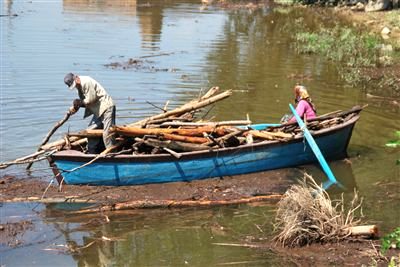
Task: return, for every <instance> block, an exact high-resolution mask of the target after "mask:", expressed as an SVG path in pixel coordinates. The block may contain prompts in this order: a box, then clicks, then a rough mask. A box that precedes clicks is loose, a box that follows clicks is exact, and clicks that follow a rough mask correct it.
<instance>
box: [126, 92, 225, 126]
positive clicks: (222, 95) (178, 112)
mask: <svg viewBox="0 0 400 267" xmlns="http://www.w3.org/2000/svg"><path fill="white" fill-rule="evenodd" d="M230 95H232V90H227V91H225V92H223V93H220V94H218V95H215V96H212V97H210V98H207V99H205V100H202V98H201V99H200V100H201V101H194V102H193V101H192V102H190V103H187V104H185V105H183V106H181V107H180V108H176V109H174V110H171V111H167V112H165V113H162V114H158V115H154V116H152V117H149V118H147V119H144V120H141V121H138V122H135V123H132V124H129V125H128V126H139V127H143V126H145V125H146V124H147V123H148V122H149V121H151V120H156V119H163V118H167V117H170V116H176V115H181V114H184V113H187V112H190V111H193V110H197V109H200V108H203V107H205V106H208V105H210V104H212V103H215V102H217V101H220V100H222V99H225V98H227V97H229V96H230Z"/></svg>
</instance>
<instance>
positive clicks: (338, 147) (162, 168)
mask: <svg viewBox="0 0 400 267" xmlns="http://www.w3.org/2000/svg"><path fill="white" fill-rule="evenodd" d="M357 120H358V116H356V117H354V118H353V119H351V120H349V121H348V122H346V123H344V124H343V125H339V127H335V128H334V129H332V130H326V129H325V130H321V131H318V132H316V133H315V134H313V136H314V138H315V141H316V143H317V144H318V146H319V148H320V149H321V152H322V153H323V155H325V157H326V158H327V159H331V160H332V159H340V158H344V157H346V156H347V155H346V150H347V146H348V143H349V140H350V138H351V134H352V130H353V127H354V125H355V122H356V121H357ZM91 159H93V155H86V154H83V153H80V152H76V151H61V152H58V153H56V154H54V155H52V156H51V162H52V163H51V164H52V166H53V170H54V171H55V173H56V174H57V175H58V177H59V178H60V177H63V179H64V180H63V181H64V182H65V183H66V184H89V185H138V184H147V183H165V182H176V181H192V180H198V179H205V178H211V177H223V176H230V175H238V174H246V173H253V172H260V171H265V170H272V169H278V168H286V167H292V166H297V165H302V164H308V163H313V162H316V158H315V156H314V154H313V152H312V150H311V149H310V147H309V146H308V144H307V142H304V140H303V138H302V137H298V138H295V139H293V140H290V141H289V142H278V141H266V142H261V143H257V144H252V145H242V146H239V147H235V148H222V149H218V150H215V151H201V152H187V153H182V156H181V158H179V159H177V158H175V157H173V156H171V155H119V156H116V157H113V158H101V159H98V160H97V161H95V162H94V163H92V164H90V165H88V166H85V167H83V168H80V169H78V170H75V171H73V172H65V170H72V169H74V168H77V167H80V166H81V165H82V164H84V163H86V162H88V161H90V160H91Z"/></svg>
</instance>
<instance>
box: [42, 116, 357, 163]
mask: <svg viewBox="0 0 400 267" xmlns="http://www.w3.org/2000/svg"><path fill="white" fill-rule="evenodd" d="M354 113H357V114H356V116H354V117H353V118H351V119H350V120H348V121H346V122H344V123H341V124H338V125H334V126H332V127H328V128H324V129H321V130H318V131H311V134H312V135H313V136H314V137H315V138H318V137H322V136H326V135H331V134H334V133H336V132H338V131H340V130H342V129H343V128H346V127H349V126H351V127H354V124H355V123H356V122H357V121H358V119H359V118H360V114H359V113H360V111H355V112H354ZM350 114H351V113H350ZM350 138H351V135H350V136H349V137H348V140H347V143H346V147H347V146H348V143H349V142H350ZM302 140H303V134H297V135H296V136H295V137H294V138H293V139H290V140H288V141H279V140H273V141H270V140H266V141H262V142H259V143H254V144H244V145H240V146H236V147H225V148H218V149H210V150H201V151H191V152H182V153H179V154H180V155H181V157H180V158H176V157H174V156H173V155H170V154H154V155H151V154H145V155H116V156H112V157H102V158H99V159H97V160H96V162H97V163H101V162H102V163H124V162H125V163H127V162H132V163H133V162H138V163H140V162H166V161H168V162H175V161H177V162H179V161H182V160H187V159H193V158H208V157H214V156H223V155H224V154H226V153H232V152H235V151H236V152H238V153H239V152H240V153H243V152H246V151H255V150H260V149H265V148H266V147H275V146H285V145H288V144H291V143H297V142H302ZM68 151H69V150H63V151H59V152H56V153H55V154H52V155H50V156H49V158H50V159H51V161H72V162H88V161H89V160H91V159H94V158H95V157H96V156H97V154H83V153H82V154H78V155H76V154H68Z"/></svg>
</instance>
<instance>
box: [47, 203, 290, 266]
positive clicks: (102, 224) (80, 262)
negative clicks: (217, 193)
mask: <svg viewBox="0 0 400 267" xmlns="http://www.w3.org/2000/svg"><path fill="white" fill-rule="evenodd" d="M250 210H251V213H252V214H253V215H252V220H251V221H249V211H250ZM44 212H45V214H44V216H45V220H46V221H47V222H48V223H50V224H53V225H54V227H55V228H56V229H57V230H58V231H60V232H61V233H62V234H63V235H64V236H65V240H66V242H67V243H68V244H69V247H70V248H71V249H72V251H73V252H75V253H73V254H72V255H73V258H74V259H75V261H76V262H77V266H112V265H116V266H181V265H189V266H213V265H215V264H219V263H220V264H223V263H224V262H235V261H238V262H239V261H241V262H244V261H247V260H249V261H251V262H252V263H253V264H252V266H265V264H268V263H276V262H277V259H276V258H275V257H274V256H273V255H272V254H268V253H266V254H265V253H264V255H262V253H260V254H258V253H255V251H251V250H249V249H247V248H240V247H238V248H232V247H222V246H217V245H213V243H218V242H236V243H237V242H245V241H244V240H243V239H244V238H245V237H246V236H249V235H255V234H257V232H258V233H259V230H258V229H257V228H256V227H255V226H254V225H256V224H257V225H259V227H261V228H263V229H265V230H268V231H269V230H270V229H271V227H272V226H271V219H272V217H269V216H271V215H272V214H273V208H272V207H270V206H268V205H267V206H262V207H253V208H251V207H248V206H243V207H240V206H239V207H230V208H214V209H195V210H193V209H187V210H161V211H160V210H158V211H156V210H146V211H125V212H115V213H112V214H109V215H108V216H109V217H107V220H105V219H104V218H105V216H104V215H103V216H102V215H80V216H79V215H75V216H74V215H68V216H65V214H64V215H63V212H62V210H59V209H58V207H57V206H56V205H48V206H47V207H46V209H45V211H44ZM108 220H109V221H108ZM194 252H195V253H194ZM205 255H207V256H206V257H205ZM281 266H284V262H282V265H281Z"/></svg>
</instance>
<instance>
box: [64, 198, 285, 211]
mask: <svg viewBox="0 0 400 267" xmlns="http://www.w3.org/2000/svg"><path fill="white" fill-rule="evenodd" d="M282 196H283V195H280V194H277V195H268V196H254V197H248V198H241V199H232V200H181V201H176V200H135V201H129V202H123V203H116V204H113V205H104V206H102V207H98V208H89V209H82V210H78V211H72V212H70V214H86V213H94V212H106V211H116V210H128V209H144V208H174V207H199V206H216V205H233V204H244V203H251V202H257V201H268V200H280V199H281V198H282Z"/></svg>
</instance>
